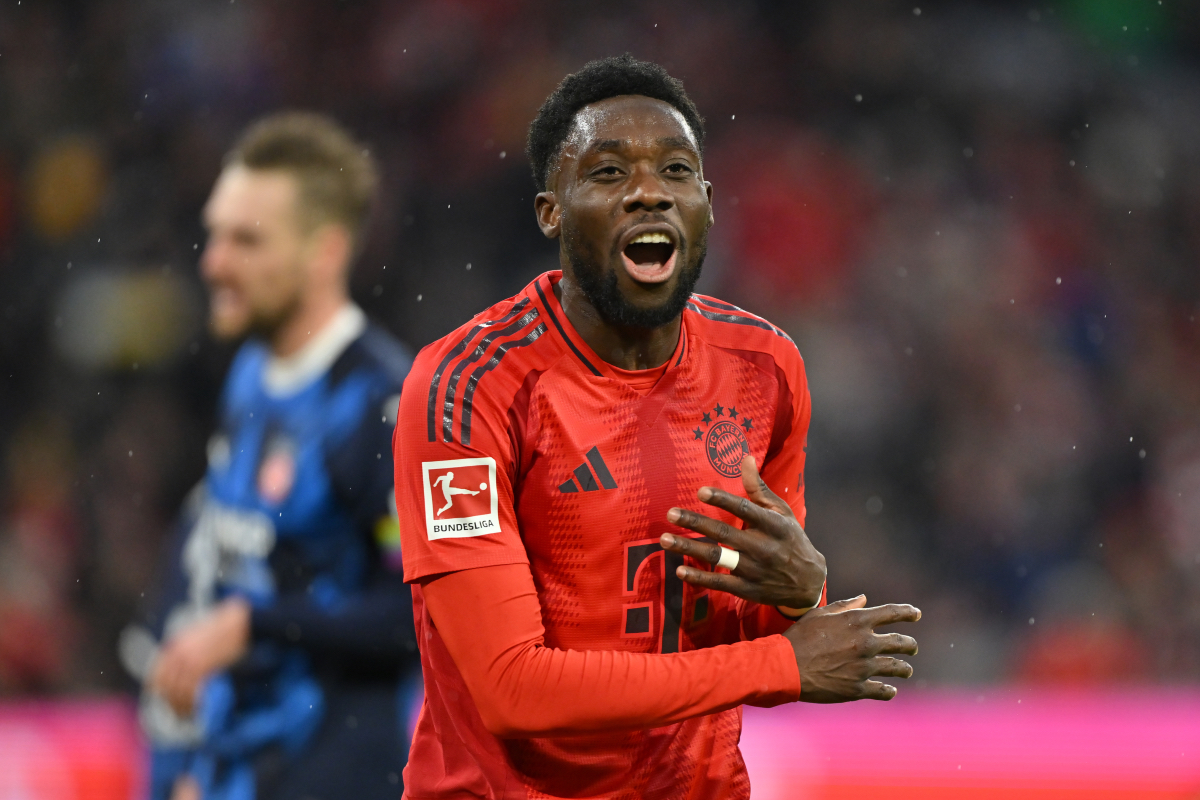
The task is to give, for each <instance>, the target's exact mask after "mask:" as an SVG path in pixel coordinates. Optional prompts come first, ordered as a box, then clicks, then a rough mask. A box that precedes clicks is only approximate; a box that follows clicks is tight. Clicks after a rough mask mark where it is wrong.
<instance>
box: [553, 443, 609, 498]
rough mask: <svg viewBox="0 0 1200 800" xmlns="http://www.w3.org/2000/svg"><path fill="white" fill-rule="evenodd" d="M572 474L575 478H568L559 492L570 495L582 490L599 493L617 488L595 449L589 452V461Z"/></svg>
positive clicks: (598, 451)
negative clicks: (589, 465) (602, 490)
mask: <svg viewBox="0 0 1200 800" xmlns="http://www.w3.org/2000/svg"><path fill="white" fill-rule="evenodd" d="M588 464H591V465H592V468H591V469H588ZM593 471H594V473H595V474H593ZM572 474H573V475H574V476H575V477H574V478H567V480H566V482H565V483H563V484H560V485H559V487H558V491H560V492H562V493H563V494H570V493H572V492H578V491H580V490H582V491H585V492H598V491H600V490H601V489H615V488H617V482H616V481H615V480H613V476H612V473H611V472H609V471H608V465H607V464H605V463H604V458H603V457H602V456H601V455H600V450H599V449H598V448H595V447H593V448H592V449H591V450H588V451H587V461H585V462H584V463H582V464H580V465H579V466H578V467H576V468H575V471H574V472H573V473H572ZM576 481H578V483H576Z"/></svg>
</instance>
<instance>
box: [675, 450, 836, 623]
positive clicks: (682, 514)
mask: <svg viewBox="0 0 1200 800" xmlns="http://www.w3.org/2000/svg"><path fill="white" fill-rule="evenodd" d="M742 486H743V487H744V488H745V490H746V497H738V496H736V495H732V494H730V493H729V492H726V491H724V490H722V489H714V488H712V487H710V486H705V487H703V488H701V489H700V491H699V493H698V497H699V498H700V501H701V502H703V503H706V504H708V505H710V506H716V507H717V508H721V509H724V510H725V511H728V512H729V513H730V514H733V515H734V516H736V517H739V518H740V519H741V520H742V521H743V522H744V523H745V528H744V529H738V528H735V527H734V526H732V525H729V524H727V523H724V522H720V521H719V520H715V519H713V518H712V517H706V516H704V515H703V514H697V513H696V512H695V511H688V510H686V509H682V508H672V509H671V510H670V511H668V512H667V521H669V522H671V523H673V524H675V525H678V526H679V527H681V528H687V529H688V530H692V531H695V532H696V533H701V534H704V535H705V536H707V537H709V538H710V539H712V540H714V541H715V542H718V543H719V545H724V546H725V547H727V548H729V549H731V550H737V551H738V553H739V558H738V564H737V566H736V567H735V568H734V569H733V571H732V572H731V573H729V574H728V575H726V574H721V573H717V572H709V571H707V570H702V569H696V568H695V567H688V566H682V567H679V568H678V569H677V570H676V574H677V575H678V576H679V577H680V578H681V579H682V580H684V581H687V582H688V583H691V584H694V585H696V586H701V587H703V588H705V589H717V590H719V591H722V592H728V593H729V594H732V595H736V596H738V597H741V598H744V599H746V600H750V601H752V602H755V603H762V604H763V605H771V606H780V607H782V608H783V609H784V610H785V611H790V612H794V611H799V610H801V609H809V608H812V607H813V606H815V605H816V604H817V603H819V602H820V600H821V590H822V588H823V587H824V585H825V556H823V555H821V553H820V552H819V551H818V550H817V548H815V547H813V543H812V542H811V541H809V539H808V535H807V534H806V533H805V532H804V529H803V528H801V527H800V522H799V521H798V520H797V519H796V515H795V514H793V513H792V509H791V508H790V507H789V506H788V504H787V503H785V502H784V501H783V500H782V499H781V498H780V497H779V496H778V495H776V494H775V493H774V492H772V491H771V490H770V488H768V487H767V484H766V482H765V481H763V479H762V476H761V475H759V474H758V466H757V465H756V464H755V463H754V458H753V457H752V456H746V457H745V458H744V459H742ZM659 543H660V544H661V545H662V546H663V548H664V549H666V550H670V551H672V552H674V553H680V554H682V555H685V556H691V557H692V558H695V559H697V560H699V561H704V562H707V563H709V564H716V563H717V561H718V560H719V559H720V557H721V548H720V546H719V545H718V544H714V543H713V542H705V541H700V540H697V539H690V538H688V537H685V536H675V535H673V534H670V533H664V534H663V535H662V536H661V537H660V538H659Z"/></svg>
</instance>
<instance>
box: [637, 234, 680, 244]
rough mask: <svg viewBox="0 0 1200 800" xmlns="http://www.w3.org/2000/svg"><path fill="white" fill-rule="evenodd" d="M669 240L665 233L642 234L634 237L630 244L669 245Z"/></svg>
mask: <svg viewBox="0 0 1200 800" xmlns="http://www.w3.org/2000/svg"><path fill="white" fill-rule="evenodd" d="M670 243H671V238H670V237H669V236H667V235H666V234H665V233H643V234H641V235H639V236H635V237H634V238H633V241H632V242H630V244H670Z"/></svg>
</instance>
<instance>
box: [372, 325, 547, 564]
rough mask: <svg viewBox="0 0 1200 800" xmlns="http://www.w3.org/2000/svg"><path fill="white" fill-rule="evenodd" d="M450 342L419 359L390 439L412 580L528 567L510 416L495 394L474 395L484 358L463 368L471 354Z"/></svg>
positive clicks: (402, 538)
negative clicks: (499, 566)
mask: <svg viewBox="0 0 1200 800" xmlns="http://www.w3.org/2000/svg"><path fill="white" fill-rule="evenodd" d="M463 341H464V342H465V341H467V340H466V339H464V340H463ZM472 343H474V342H472ZM454 345H455V340H454V338H453V337H448V338H447V339H444V340H442V341H441V342H439V343H437V344H435V345H431V346H430V347H427V348H426V349H425V350H423V351H422V352H421V353H420V354H419V355H418V356H417V359H416V362H415V363H414V364H413V368H412V371H411V373H410V374H409V376H408V378H407V379H406V380H405V381H404V388H403V390H402V391H401V395H400V409H399V413H398V416H397V419H396V429H395V432H394V433H393V436H392V450H393V453H394V456H395V471H396V513H397V517H398V519H399V521H400V543H401V549H402V553H403V560H404V580H406V581H408V582H412V581H415V580H418V579H420V578H423V577H425V576H428V575H434V574H437V573H441V572H453V571H456V570H461V569H472V568H475V567H487V566H494V565H496V564H516V563H525V564H527V563H528V556H527V554H526V552H525V547H524V545H523V544H522V542H521V537H520V534H519V531H518V529H517V519H516V514H515V513H514V510H513V507H514V502H513V496H514V488H513V484H514V475H515V470H516V466H515V454H514V445H513V442H512V441H511V439H510V437H509V435H508V429H509V426H508V424H507V421H506V417H505V415H506V411H507V410H506V409H504V408H502V407H501V403H500V402H499V401H498V400H497V398H496V396H495V395H494V394H491V393H487V394H485V393H483V392H480V393H478V394H473V393H472V392H471V390H473V388H474V383H473V382H472V376H473V370H479V369H484V368H486V366H487V361H486V360H484V359H483V358H481V359H480V360H481V361H483V364H482V366H480V365H477V364H475V363H472V362H469V361H467V363H468V366H467V367H461V366H460V365H461V364H463V363H464V361H466V360H467V359H469V358H470V351H469V350H468V351H467V352H466V354H465V355H464V353H462V352H456V351H455V349H454ZM501 346H503V345H501ZM476 380H477V377H476ZM468 401H469V402H468ZM464 431H466V432H467V433H468V434H469V435H467V436H464V435H463V433H464Z"/></svg>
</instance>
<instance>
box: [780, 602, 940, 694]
mask: <svg viewBox="0 0 1200 800" xmlns="http://www.w3.org/2000/svg"><path fill="white" fill-rule="evenodd" d="M866 604H867V597H866V595H859V596H858V597H855V598H852V599H849V600H839V601H837V602H836V603H830V604H829V605H827V606H824V607H822V608H815V609H813V610H812V611H810V612H808V614H807V615H805V616H804V617H802V618H801V619H800V621H799V622H797V623H796V624H795V625H793V626H792V627H790V628H788V629H787V631H785V632H784V634H783V635H784V636H786V637H787V638H788V640H789V641H790V642H791V643H792V649H793V650H794V651H795V652H796V664H797V665H798V666H799V668H800V700H801V701H803V702H807V703H844V702H846V701H849V700H867V699H870V700H891V699H892V698H893V697H895V696H896V687H895V686H891V685H889V684H886V683H883V682H882V681H877V680H873V679H874V678H878V677H886V678H908V677H911V676H912V671H913V670H912V665H911V664H909V663H908V662H907V661H904V660H903V659H899V658H895V657H894V656H895V655H910V656H911V655H916V654H917V640H916V639H914V638H912V637H911V636H904V635H903V634H899V633H883V634H880V633H875V628H877V627H880V626H882V625H891V624H893V623H895V622H916V621H917V620H919V619H920V618H921V610H920V609H918V608H915V607H913V606H910V605H897V604H889V605H886V606H876V607H874V608H865V606H866Z"/></svg>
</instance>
